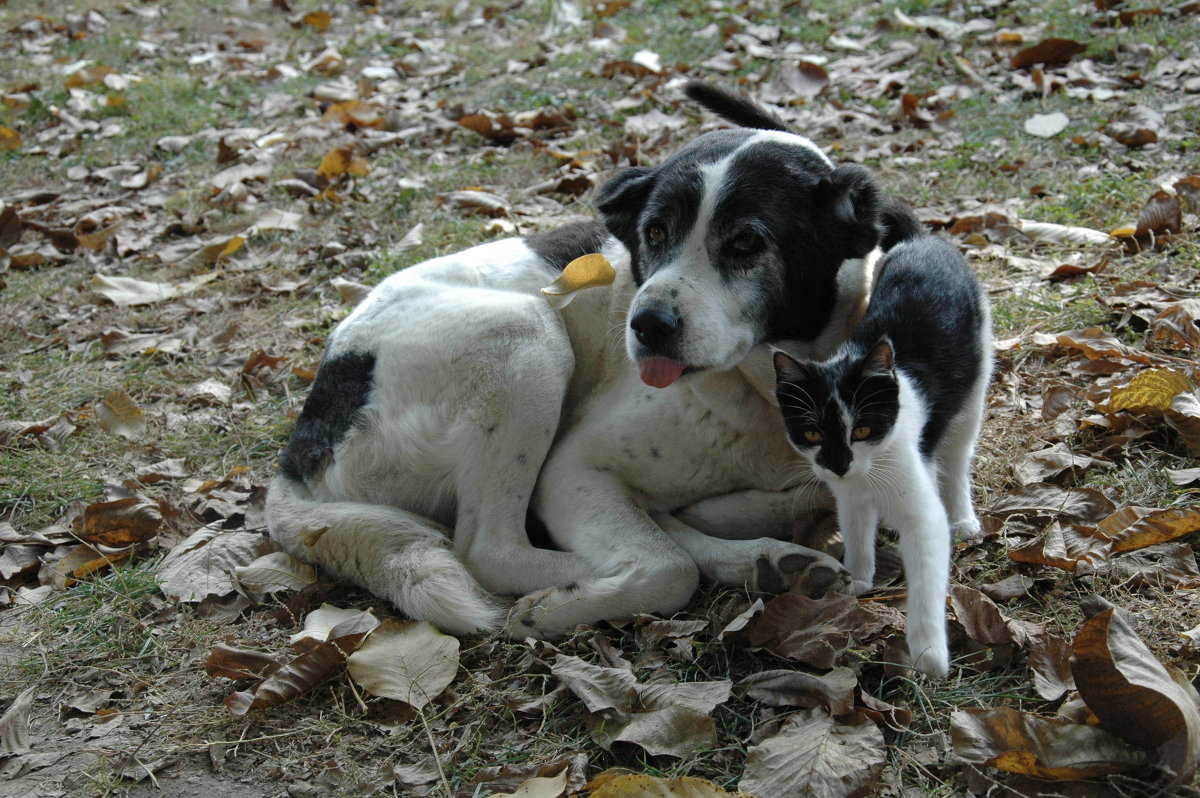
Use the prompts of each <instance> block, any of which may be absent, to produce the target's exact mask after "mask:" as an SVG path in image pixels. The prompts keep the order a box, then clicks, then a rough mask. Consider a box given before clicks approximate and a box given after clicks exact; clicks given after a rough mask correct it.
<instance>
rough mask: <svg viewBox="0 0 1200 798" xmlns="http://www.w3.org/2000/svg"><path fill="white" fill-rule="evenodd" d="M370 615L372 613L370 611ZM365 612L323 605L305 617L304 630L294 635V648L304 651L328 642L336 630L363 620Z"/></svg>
mask: <svg viewBox="0 0 1200 798" xmlns="http://www.w3.org/2000/svg"><path fill="white" fill-rule="evenodd" d="M367 614H368V615H369V614H370V612H369V611H368V612H367ZM362 615H363V610H356V609H351V608H348V607H335V606H334V605H332V604H322V605H321V606H320V607H318V608H317V609H315V610H313V611H312V612H310V613H309V614H308V615H306V616H305V617H304V628H303V629H302V630H301V631H299V632H297V633H296V634H294V635H292V637H291V640H290V641H289V642H291V644H292V648H294V649H296V650H297V651H304V650H307V649H309V648H312V647H313V646H314V645H315V644H317V643H325V642H328V641H329V640H330V639H331V638H330V635H331V633H332V632H333V630H334V629H336V628H337V627H339V626H341V625H342V624H344V623H347V622H351V621H354V620H356V619H358V618H361V617H362Z"/></svg>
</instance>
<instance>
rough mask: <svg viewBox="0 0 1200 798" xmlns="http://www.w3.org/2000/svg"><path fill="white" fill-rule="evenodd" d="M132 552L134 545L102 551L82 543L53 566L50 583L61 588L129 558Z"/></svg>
mask: <svg viewBox="0 0 1200 798" xmlns="http://www.w3.org/2000/svg"><path fill="white" fill-rule="evenodd" d="M132 554H133V548H132V547H130V548H127V549H108V550H107V551H101V550H100V549H98V548H96V547H95V546H92V545H90V544H88V543H80V544H79V545H78V546H76V547H75V548H73V549H71V550H70V551H69V552H67V555H66V556H65V557H63V558H62V559H61V560H58V561H57V562H55V563H54V564H53V565H52V566H51V573H50V583H51V584H52V585H54V586H55V587H56V588H58V589H59V590H61V589H62V588H64V587H68V586H70V585H72V584H74V583H75V582H76V580H79V579H83V578H84V577H87V576H90V575H92V574H94V573H95V572H96V571H99V570H101V569H102V568H107V567H109V566H110V565H116V564H117V563H119V562H123V561H124V560H127V559H129V557H130V555H132Z"/></svg>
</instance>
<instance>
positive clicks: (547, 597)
mask: <svg viewBox="0 0 1200 798" xmlns="http://www.w3.org/2000/svg"><path fill="white" fill-rule="evenodd" d="M577 594H578V588H577V587H576V586H575V585H568V586H566V587H550V588H546V589H545V590H538V591H536V592H533V593H529V594H527V595H525V596H522V597H521V598H519V599H517V601H516V603H515V604H513V607H512V609H511V610H509V613H508V623H507V625H506V628H507V629H508V633H509V636H510V637H514V638H518V639H522V638H526V637H534V638H537V639H538V640H555V639H557V638H560V637H564V636H566V635H567V634H569V633H570V632H571V631H572V630H573V629H574V628H575V626H576V625H577V624H575V623H573V622H570V621H567V619H566V618H565V617H563V616H564V615H565V613H562V612H553V610H555V609H559V608H561V607H562V606H563V605H564V604H567V603H568V602H570V601H573V600H577V599H578V595H577ZM568 624H569V625H568Z"/></svg>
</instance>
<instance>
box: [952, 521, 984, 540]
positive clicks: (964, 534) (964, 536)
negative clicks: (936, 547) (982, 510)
mask: <svg viewBox="0 0 1200 798" xmlns="http://www.w3.org/2000/svg"><path fill="white" fill-rule="evenodd" d="M950 536H951V538H952V539H953V540H956V541H963V540H979V539H980V538H982V537H983V526H982V525H981V524H980V523H979V519H978V518H976V517H975V516H974V515H972V516H970V517H969V518H960V519H959V520H957V521H955V522H954V523H953V524H951V525H950Z"/></svg>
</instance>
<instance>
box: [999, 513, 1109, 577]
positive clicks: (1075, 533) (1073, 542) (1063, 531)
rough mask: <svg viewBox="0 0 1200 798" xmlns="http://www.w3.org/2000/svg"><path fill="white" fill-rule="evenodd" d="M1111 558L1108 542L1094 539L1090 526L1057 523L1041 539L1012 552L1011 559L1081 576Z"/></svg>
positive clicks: (1009, 553) (1010, 550)
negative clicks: (1080, 574)
mask: <svg viewBox="0 0 1200 798" xmlns="http://www.w3.org/2000/svg"><path fill="white" fill-rule="evenodd" d="M1108 556H1109V547H1108V543H1107V541H1103V540H1099V539H1097V538H1096V537H1094V536H1093V535H1092V534H1090V529H1089V528H1088V527H1081V526H1075V525H1069V526H1062V525H1061V524H1059V523H1058V522H1057V521H1055V522H1053V523H1051V524H1050V525H1049V526H1047V527H1046V529H1045V531H1044V532H1043V534H1042V537H1041V538H1039V539H1037V540H1034V541H1032V542H1030V543H1027V544H1025V545H1024V546H1020V547H1018V548H1015V549H1009V550H1008V558H1009V559H1010V560H1013V561H1015V562H1027V563H1031V564H1033V565H1048V566H1050V567H1052V568H1061V569H1063V570H1064V571H1072V572H1076V571H1078V572H1080V573H1090V572H1092V571H1095V570H1096V569H1097V568H1098V567H1099V566H1100V565H1101V564H1103V563H1104V561H1105V560H1107V559H1108Z"/></svg>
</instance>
